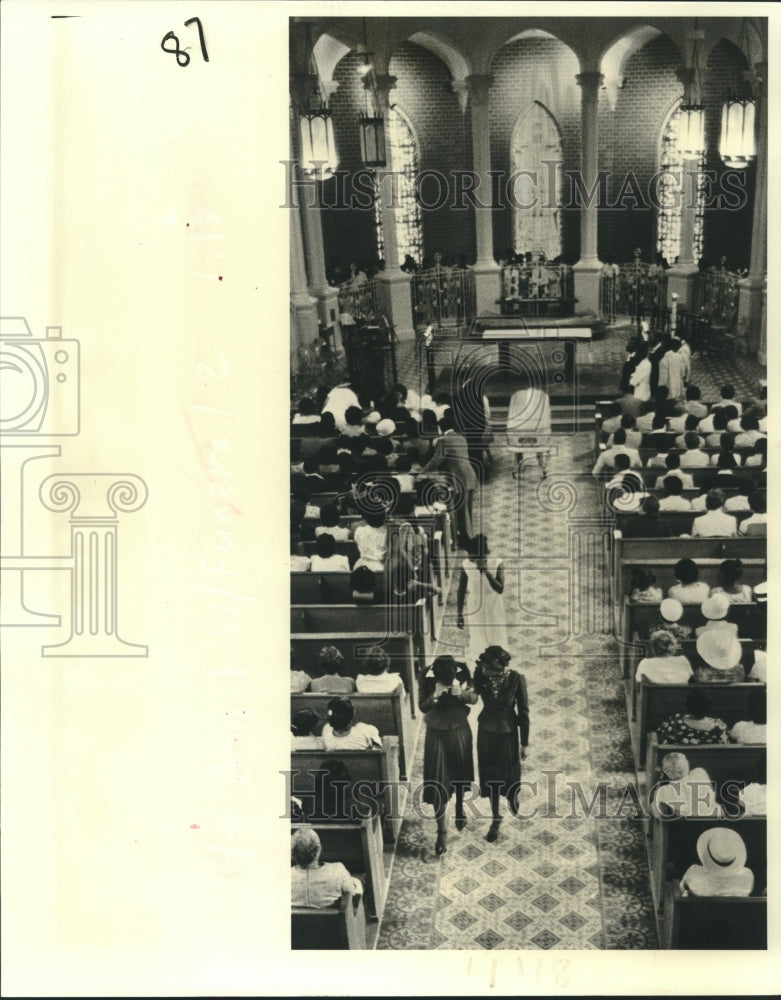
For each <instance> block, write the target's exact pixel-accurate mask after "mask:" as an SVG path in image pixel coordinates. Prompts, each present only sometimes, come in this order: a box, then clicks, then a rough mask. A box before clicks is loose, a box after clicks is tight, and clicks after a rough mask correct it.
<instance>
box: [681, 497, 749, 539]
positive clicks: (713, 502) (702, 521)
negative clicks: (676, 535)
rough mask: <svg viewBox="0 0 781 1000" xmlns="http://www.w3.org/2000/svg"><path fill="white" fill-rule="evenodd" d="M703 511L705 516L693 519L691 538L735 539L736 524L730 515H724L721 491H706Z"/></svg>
mask: <svg viewBox="0 0 781 1000" xmlns="http://www.w3.org/2000/svg"><path fill="white" fill-rule="evenodd" d="M705 510H706V513H705V514H702V515H701V516H700V517H695V519H694V523H693V524H692V532H691V536H692V538H735V536H736V535H737V533H738V522H737V520H736V519H735V518H734V517H733V516H732V514H725V513H724V494H723V493H722V492H721V490H708V494H707V496H706V497H705Z"/></svg>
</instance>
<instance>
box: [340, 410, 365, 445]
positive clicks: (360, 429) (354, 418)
mask: <svg viewBox="0 0 781 1000" xmlns="http://www.w3.org/2000/svg"><path fill="white" fill-rule="evenodd" d="M339 429H340V430H341V432H342V434H343V435H344V436H345V437H348V438H358V437H362V436H363V434H364V433H365V431H364V426H363V410H362V409H361V408H360V406H348V407H347V409H346V410H345V411H344V423H343V424H342V426H341V427H340V428H339Z"/></svg>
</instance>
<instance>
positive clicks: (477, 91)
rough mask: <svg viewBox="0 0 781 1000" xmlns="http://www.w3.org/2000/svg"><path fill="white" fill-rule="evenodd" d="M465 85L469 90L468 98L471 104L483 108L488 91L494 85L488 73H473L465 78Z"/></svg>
mask: <svg viewBox="0 0 781 1000" xmlns="http://www.w3.org/2000/svg"><path fill="white" fill-rule="evenodd" d="M465 82H466V85H467V87H468V88H469V97H470V99H471V101H472V103H473V104H475V105H477V106H478V107H484V106H485V105H487V104H488V91H489V90H490V89H491V87H492V86H493V83H494V78H493V76H491V74H490V73H473V74H472V76H468V77H467V78H466V81H465Z"/></svg>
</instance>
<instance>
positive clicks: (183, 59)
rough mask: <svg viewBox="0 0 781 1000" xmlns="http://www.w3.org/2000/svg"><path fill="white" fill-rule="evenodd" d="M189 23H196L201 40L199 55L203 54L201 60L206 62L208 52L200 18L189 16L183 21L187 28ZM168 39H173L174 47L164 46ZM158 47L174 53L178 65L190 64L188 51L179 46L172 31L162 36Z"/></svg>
mask: <svg viewBox="0 0 781 1000" xmlns="http://www.w3.org/2000/svg"><path fill="white" fill-rule="evenodd" d="M191 24H196V25H198V38H199V39H200V42H201V55H202V56H203V61H204V62H208V61H209V53H208V52H207V51H206V40H205V39H204V37H203V25H202V24H201V19H200V18H199V17H191V18H190V20H189V21H185V22H184V26H185V28H188V27H189V26H190V25H191ZM168 41H173V43H174V48H166V44H165V43H166V42H168ZM160 48H161V49H162V50H163V52H170V53H171V54H172V55H175V56H176V62H177V63H178V64H179V66H182V67H184V66H189V65H190V54H189V52H185V51H184V49H180V48H179V39H178V38H177V37H176V35H175V34H174V33H173V31H169V32H168V34H167V35H165V36H164V37H163V40H162V42H161V43H160Z"/></svg>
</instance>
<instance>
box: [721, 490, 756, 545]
mask: <svg viewBox="0 0 781 1000" xmlns="http://www.w3.org/2000/svg"><path fill="white" fill-rule="evenodd" d="M734 479H735V488H736V490H737V492H736V493H733V494H731V495H730V496H728V497H727V498H726V500H725V501H724V510H725V512H726V513H727V514H748V513H749V512H750V511H751V507H750V506H749V502H748V498H749V496H750V495H751V494H752V493H754V492H755V491H756V486H755V484H754V480H753V479H744V478H743V477H742V476H739V477H734ZM725 488H726V487H725ZM738 534H740V522H738Z"/></svg>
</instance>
